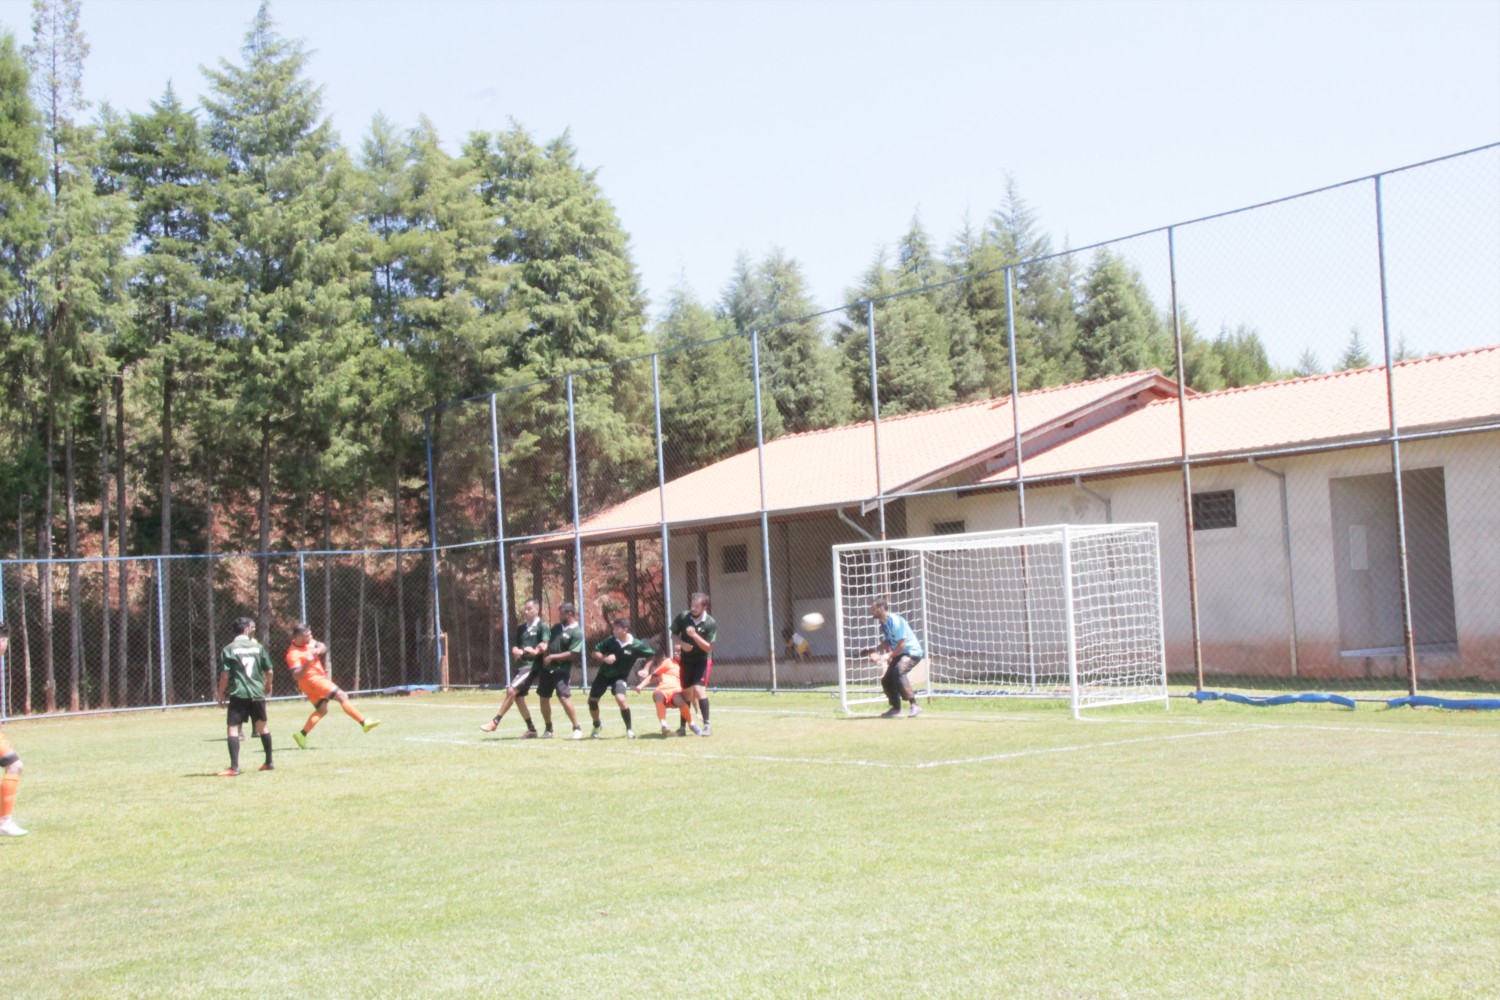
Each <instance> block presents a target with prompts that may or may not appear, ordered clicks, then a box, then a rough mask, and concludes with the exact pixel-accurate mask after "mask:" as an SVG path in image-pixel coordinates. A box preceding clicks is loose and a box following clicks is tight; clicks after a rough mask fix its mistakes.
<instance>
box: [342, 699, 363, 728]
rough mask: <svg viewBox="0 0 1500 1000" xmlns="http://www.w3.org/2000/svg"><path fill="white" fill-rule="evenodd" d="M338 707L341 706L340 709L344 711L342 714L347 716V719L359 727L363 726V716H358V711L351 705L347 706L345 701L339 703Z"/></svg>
mask: <svg viewBox="0 0 1500 1000" xmlns="http://www.w3.org/2000/svg"><path fill="white" fill-rule="evenodd" d="M339 705H340V706H342V708H343V709H344V714H345V715H347V716H349V718H351V719H353V720H354V721H355V722H357V723H359V724H360V725H361V726H363V725H364V724H365V717H364V716H363V715H360V714H359V709H357V708H355V707H354V706H353V705H351V704H349V703H348V702H347V701H341V702H339Z"/></svg>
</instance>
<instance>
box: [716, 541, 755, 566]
mask: <svg viewBox="0 0 1500 1000" xmlns="http://www.w3.org/2000/svg"><path fill="white" fill-rule="evenodd" d="M720 556H721V559H722V562H723V568H722V572H724V573H748V572H750V549H749V548H748V547H747V546H745V545H726V546H724V548H723V549H721V550H720Z"/></svg>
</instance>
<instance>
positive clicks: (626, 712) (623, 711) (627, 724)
mask: <svg viewBox="0 0 1500 1000" xmlns="http://www.w3.org/2000/svg"><path fill="white" fill-rule="evenodd" d="M620 714H621V715H623V716H624V717H625V728H626V729H633V728H635V727H634V726H632V725H631V724H630V709H628V708H622V709H620Z"/></svg>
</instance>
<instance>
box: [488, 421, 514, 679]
mask: <svg viewBox="0 0 1500 1000" xmlns="http://www.w3.org/2000/svg"><path fill="white" fill-rule="evenodd" d="M496 396H497V393H493V392H492V393H490V455H491V456H492V457H493V459H494V463H495V552H496V558H497V560H498V562H499V564H500V565H499V569H500V634H501V636H502V637H503V638H504V639H505V640H506V641H505V643H504V647H505V655H504V657H503V659H504V660H505V685H506V687H509V686H510V627H511V626H510V585H509V583H508V582H507V580H506V575H505V503H504V500H503V499H502V496H503V495H502V493H501V490H500V485H501V484H500V414H499V410H498V408H497V407H496V405H495V397H496Z"/></svg>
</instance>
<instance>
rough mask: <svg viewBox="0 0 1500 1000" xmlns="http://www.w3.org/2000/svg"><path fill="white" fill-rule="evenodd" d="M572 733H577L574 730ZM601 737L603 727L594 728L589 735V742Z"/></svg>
mask: <svg viewBox="0 0 1500 1000" xmlns="http://www.w3.org/2000/svg"><path fill="white" fill-rule="evenodd" d="M573 732H575V733H576V732H578V730H576V729H575V730H573ZM603 735H604V727H603V726H595V727H594V731H593V732H591V733H589V739H591V740H597V739H599V738H601V737H602V736H603ZM573 738H574V739H575V740H576V739H578V738H579V737H577V736H575V737H573Z"/></svg>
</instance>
